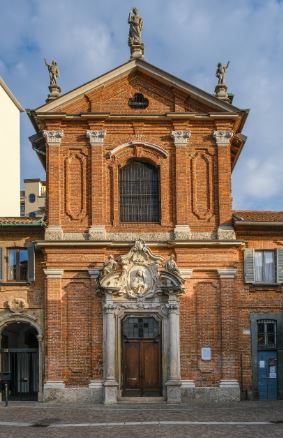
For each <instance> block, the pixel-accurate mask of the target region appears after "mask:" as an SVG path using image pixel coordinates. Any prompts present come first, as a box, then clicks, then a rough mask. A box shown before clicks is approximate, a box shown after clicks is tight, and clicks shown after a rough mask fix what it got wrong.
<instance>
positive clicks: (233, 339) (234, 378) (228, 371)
mask: <svg viewBox="0 0 283 438" xmlns="http://www.w3.org/2000/svg"><path fill="white" fill-rule="evenodd" d="M236 273H237V269H235V268H230V269H218V275H219V277H220V288H221V292H220V294H221V351H222V353H221V356H222V358H221V370H222V377H221V381H220V384H219V386H220V388H221V389H222V391H221V392H222V393H223V399H230V400H239V399H240V387H239V381H238V376H239V354H238V351H239V350H238V336H239V330H238V316H239V315H238V308H237V302H236V285H235V275H236Z"/></svg>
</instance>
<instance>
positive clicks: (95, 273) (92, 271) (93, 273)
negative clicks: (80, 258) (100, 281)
mask: <svg viewBox="0 0 283 438" xmlns="http://www.w3.org/2000/svg"><path fill="white" fill-rule="evenodd" d="M88 273H89V276H90V278H94V279H96V278H98V277H99V274H100V269H95V268H93V269H89V270H88Z"/></svg>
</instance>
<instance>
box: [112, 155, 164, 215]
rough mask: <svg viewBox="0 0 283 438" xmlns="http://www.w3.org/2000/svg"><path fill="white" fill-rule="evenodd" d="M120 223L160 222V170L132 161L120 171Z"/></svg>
mask: <svg viewBox="0 0 283 438" xmlns="http://www.w3.org/2000/svg"><path fill="white" fill-rule="evenodd" d="M119 186H120V221H121V222H154V223H158V222H160V189H159V169H158V168H156V167H155V166H153V165H152V164H149V163H146V162H143V161H137V160H131V161H130V162H129V163H128V164H126V166H124V167H123V168H122V169H121V170H120V181H119Z"/></svg>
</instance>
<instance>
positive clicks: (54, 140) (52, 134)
mask: <svg viewBox="0 0 283 438" xmlns="http://www.w3.org/2000/svg"><path fill="white" fill-rule="evenodd" d="M43 137H44V138H45V140H46V143H47V144H48V145H49V146H52V145H60V144H61V141H62V138H63V137H64V131H62V130H61V131H43Z"/></svg>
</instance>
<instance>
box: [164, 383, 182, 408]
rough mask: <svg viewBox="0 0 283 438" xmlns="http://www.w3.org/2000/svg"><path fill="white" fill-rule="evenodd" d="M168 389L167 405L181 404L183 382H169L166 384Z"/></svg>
mask: <svg viewBox="0 0 283 438" xmlns="http://www.w3.org/2000/svg"><path fill="white" fill-rule="evenodd" d="M166 388H167V403H181V401H182V395H181V382H180V381H169V382H167V383H166Z"/></svg>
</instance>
